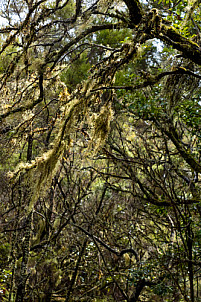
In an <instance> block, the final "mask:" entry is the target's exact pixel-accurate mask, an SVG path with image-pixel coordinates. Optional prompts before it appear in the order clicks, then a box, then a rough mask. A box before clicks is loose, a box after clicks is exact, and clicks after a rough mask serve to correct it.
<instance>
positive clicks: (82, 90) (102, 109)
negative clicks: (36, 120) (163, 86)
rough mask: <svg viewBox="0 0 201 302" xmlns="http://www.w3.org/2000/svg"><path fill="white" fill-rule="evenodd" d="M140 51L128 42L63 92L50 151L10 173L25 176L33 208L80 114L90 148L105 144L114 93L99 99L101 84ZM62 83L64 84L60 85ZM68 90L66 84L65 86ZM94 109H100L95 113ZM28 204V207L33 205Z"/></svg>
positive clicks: (69, 138)
mask: <svg viewBox="0 0 201 302" xmlns="http://www.w3.org/2000/svg"><path fill="white" fill-rule="evenodd" d="M136 54H137V47H136V45H135V43H134V42H133V43H131V44H126V45H123V46H122V47H121V49H120V50H119V51H118V52H117V53H116V52H115V53H112V54H111V55H109V57H107V58H105V59H103V61H102V62H101V63H99V64H97V65H96V66H95V67H94V68H92V70H91V76H90V77H89V78H88V80H86V81H84V82H83V83H81V84H78V86H77V88H76V89H75V90H74V91H73V92H72V93H71V95H69V94H67V93H65V91H64V93H60V103H61V107H62V108H63V109H62V111H63V113H62V117H61V118H60V121H59V122H58V123H57V135H56V131H55V132H54V133H55V134H54V135H55V138H54V139H53V141H52V144H51V147H50V150H49V151H47V152H44V153H43V154H42V155H41V156H39V157H37V158H35V159H34V160H32V161H31V162H30V163H26V162H25V163H20V164H19V165H18V167H17V168H16V169H15V171H13V172H11V173H10V177H11V178H12V179H14V181H16V180H17V179H18V178H19V176H20V175H22V176H23V179H24V182H25V185H26V186H28V187H29V188H30V190H29V191H30V200H31V202H30V206H31V207H32V206H33V205H34V204H35V202H36V201H37V199H38V198H39V196H41V195H45V194H46V192H47V189H48V186H47V184H48V183H50V182H51V180H52V178H53V177H54V175H55V173H56V171H57V169H58V166H59V165H60V160H61V158H62V156H63V154H64V151H65V150H66V149H68V148H70V147H71V142H72V139H71V138H72V137H73V136H74V130H75V128H76V127H77V124H78V123H79V122H80V120H79V119H80V116H82V117H83V118H84V119H85V120H86V121H87V119H88V121H87V122H88V125H89V128H90V129H91V137H92V138H91V141H90V142H89V148H88V150H89V149H90V150H91V149H92V147H94V144H96V145H95V148H93V152H97V150H98V149H99V148H100V147H102V146H103V144H104V143H105V140H106V138H107V136H108V133H109V131H110V122H111V120H112V118H113V110H112V101H113V97H112V92H111V93H109V94H108V95H107V94H105V95H104V91H105V90H104V88H103V94H102V96H103V95H104V96H106V97H104V98H102V99H100V91H97V90H96V89H97V88H98V87H99V88H100V89H101V87H108V86H110V85H111V84H112V83H113V81H114V76H115V73H116V72H117V70H119V69H120V68H121V67H122V66H123V65H124V64H126V63H128V62H129V60H131V59H132V58H133V56H134V55H136ZM61 86H62V85H61ZM64 90H65V87H64ZM92 108H96V109H97V108H98V111H96V112H95V114H94V113H93V109H92ZM30 206H29V207H30Z"/></svg>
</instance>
